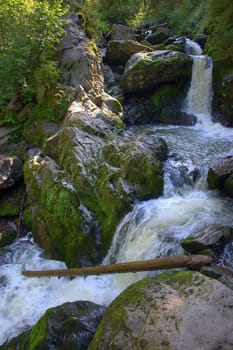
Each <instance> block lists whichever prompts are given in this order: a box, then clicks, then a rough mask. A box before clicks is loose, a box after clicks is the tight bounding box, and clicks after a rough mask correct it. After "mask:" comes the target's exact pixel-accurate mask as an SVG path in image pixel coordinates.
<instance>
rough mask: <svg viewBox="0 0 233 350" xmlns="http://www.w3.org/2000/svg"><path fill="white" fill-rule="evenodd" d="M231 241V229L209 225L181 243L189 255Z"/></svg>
mask: <svg viewBox="0 0 233 350" xmlns="http://www.w3.org/2000/svg"><path fill="white" fill-rule="evenodd" d="M232 240H233V229H232V228H231V227H228V226H221V225H211V226H207V227H206V228H204V229H203V230H201V231H199V232H197V233H196V234H195V235H193V236H189V237H187V238H185V239H183V240H182V241H181V246H182V248H183V249H185V250H186V251H188V252H190V253H197V252H198V251H201V250H204V249H207V248H214V247H216V246H217V245H220V244H226V243H228V242H230V241H232Z"/></svg>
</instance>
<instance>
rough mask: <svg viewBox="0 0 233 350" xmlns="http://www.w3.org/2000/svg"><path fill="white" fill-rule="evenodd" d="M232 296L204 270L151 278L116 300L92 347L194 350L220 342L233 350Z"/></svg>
mask: <svg viewBox="0 0 233 350" xmlns="http://www.w3.org/2000/svg"><path fill="white" fill-rule="evenodd" d="M232 296H233V291H232V290H230V289H229V288H227V287H226V286H224V285H223V284H222V283H220V282H218V281H216V280H212V279H209V278H208V277H205V276H203V275H201V274H200V273H198V272H193V271H181V272H165V273H163V274H161V275H158V277H155V278H146V279H144V280H141V281H139V282H136V283H135V284H133V285H131V286H130V287H128V288H127V289H126V290H125V291H124V292H122V293H121V294H120V296H118V297H117V298H116V299H115V300H114V301H113V302H112V304H111V305H110V307H109V308H108V309H107V311H106V313H105V314H104V316H103V319H102V321H101V322H100V325H99V327H98V328H97V331H96V333H95V336H94V338H93V340H92V342H91V344H90V346H89V347H88V350H99V349H101V350H105V349H110V348H111V349H115V350H118V349H119V350H120V349H130V350H138V349H147V350H153V349H164V350H165V349H170V350H173V349H181V348H182V347H183V344H185V347H188V348H189V349H193V350H194V349H205V348H207V347H209V346H210V348H214V347H215V346H216V344H218V346H219V347H221V346H222V345H223V347H225V346H226V344H227V346H226V347H225V348H229V349H230V347H231V345H230V344H232V340H233V335H232V332H231V328H232V327H231V326H232V324H233V323H232V317H231V312H232V311H231V304H232ZM216 300H217V301H218V307H216ZM200 319H201V322H200ZM213 319H214V323H213ZM227 320H228V321H227ZM228 322H229V323H228ZM194 324H195V327H194V326H193V325H194ZM226 324H228V325H229V324H230V327H226ZM203 329H205V332H204V333H203ZM210 344H211V345H210Z"/></svg>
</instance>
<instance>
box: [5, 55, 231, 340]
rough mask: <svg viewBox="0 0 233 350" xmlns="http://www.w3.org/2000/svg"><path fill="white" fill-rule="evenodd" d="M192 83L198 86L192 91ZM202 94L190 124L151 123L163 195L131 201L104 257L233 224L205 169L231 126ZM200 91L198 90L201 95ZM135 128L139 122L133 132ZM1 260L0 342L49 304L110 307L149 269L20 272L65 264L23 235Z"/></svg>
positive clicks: (114, 258) (141, 252)
mask: <svg viewBox="0 0 233 350" xmlns="http://www.w3.org/2000/svg"><path fill="white" fill-rule="evenodd" d="M198 56H199V52H198ZM203 60H206V61H205V62H207V63H208V64H204V65H202V66H204V67H203V68H202V69H205V68H209V64H210V63H209V59H208V58H207V59H206V58H201V59H199V61H203ZM201 63H202V62H201ZM196 68H197V67H196ZM196 68H195V69H196ZM198 69H199V68H198ZM198 69H196V71H198ZM194 74H195V73H194ZM198 74H199V73H198ZM209 74H211V72H209ZM193 79H194V78H192V82H193V81H194V80H193ZM209 81H210V82H211V79H209ZM195 84H197V83H196V82H195ZM191 85H192V84H191ZM197 85H198V84H197ZM210 85H211V83H210ZM191 88H192V86H191V87H190V89H191ZM209 88H210V89H211V86H210V87H209ZM197 89H198V88H197V87H195V90H196V93H195V94H197ZM202 91H206V88H205V89H204V90H202ZM207 93H208V94H209V97H208V99H207V100H208V101H207V102H205V103H204V107H203V108H204V109H201V110H197V111H194V114H195V115H197V117H198V123H197V124H196V125H195V126H193V127H182V126H167V127H165V126H148V128H150V130H152V131H153V132H154V133H155V134H156V135H158V136H160V137H162V138H164V139H165V140H166V142H167V145H168V150H169V156H168V159H167V160H166V162H165V163H164V180H165V186H164V194H163V196H161V197H160V198H158V199H152V200H149V201H145V202H139V203H136V204H135V205H134V207H133V210H132V211H131V212H130V213H128V214H127V215H126V217H125V218H124V219H123V220H122V222H121V223H119V226H118V228H117V230H116V233H115V236H114V239H113V242H112V246H111V247H110V250H109V252H108V254H107V256H106V257H105V259H104V263H109V262H111V263H113V262H123V261H134V260H143V259H151V258H155V257H161V256H169V255H179V254H183V251H182V248H181V247H180V240H181V239H182V238H185V237H187V236H189V235H191V234H192V233H195V232H197V231H198V230H200V229H202V228H204V227H205V226H207V225H211V224H221V225H230V226H232V225H233V211H232V207H233V206H232V205H233V200H232V199H230V198H226V197H223V196H222V195H221V194H220V193H218V192H217V191H211V190H209V189H208V186H207V183H206V176H207V171H208V167H209V166H210V165H212V164H213V163H214V161H215V160H216V159H218V158H219V157H222V156H226V155H229V154H232V153H233V144H232V138H233V130H232V129H227V128H224V127H223V126H221V125H220V124H213V123H212V122H211V116H210V113H209V105H208V106H206V103H209V99H211V94H212V92H211V91H209V92H207ZM192 94H193V92H192ZM202 95H203V92H202V93H201V94H200V96H199V99H201V98H202ZM187 98H189V97H188V96H187ZM189 101H191V102H187V99H186V102H185V107H184V108H185V110H186V111H188V112H190V109H189V108H190V103H194V104H195V105H196V104H198V99H196V95H195V102H193V101H194V100H193V98H190V99H189ZM139 131H140V128H132V129H131V130H130V132H139ZM128 132H129V131H128ZM221 264H222V265H226V266H230V267H231V268H233V245H232V244H228V245H227V247H226V248H225V251H224V252H223V253H222V257H221ZM0 265H1V270H0V329H1V331H0V344H3V343H4V342H5V341H6V340H9V339H11V338H13V337H14V336H16V335H18V334H19V333H20V332H22V331H23V330H26V329H28V327H30V326H32V325H33V324H35V323H36V321H37V320H38V319H39V318H40V317H41V315H42V314H43V313H44V312H45V310H46V309H48V308H50V307H52V306H56V305H60V304H62V303H64V302H67V301H75V300H90V301H93V302H95V303H99V304H103V305H109V304H110V302H111V301H112V300H113V299H114V298H116V296H117V295H118V294H119V293H120V292H121V291H122V290H124V289H125V288H126V287H127V286H128V285H129V284H131V283H132V282H134V281H136V280H138V279H140V278H142V277H143V276H145V275H146V273H134V274H133V273H127V274H116V275H109V276H108V275H104V276H98V277H95V276H92V277H87V278H84V277H76V278H73V279H70V278H67V277H66V278H65V277H62V278H56V277H52V278H49V277H43V278H27V277H24V276H22V275H21V270H22V269H31V270H33V269H37V270H40V269H60V268H66V267H65V264H64V263H63V262H60V261H54V260H49V259H45V258H44V257H43V250H42V249H40V247H38V246H37V245H36V244H35V243H34V242H33V240H32V239H31V238H27V237H26V238H23V239H21V240H20V241H16V242H15V243H13V244H12V245H11V246H9V247H7V248H6V249H2V250H1V251H0ZM150 274H151V273H150Z"/></svg>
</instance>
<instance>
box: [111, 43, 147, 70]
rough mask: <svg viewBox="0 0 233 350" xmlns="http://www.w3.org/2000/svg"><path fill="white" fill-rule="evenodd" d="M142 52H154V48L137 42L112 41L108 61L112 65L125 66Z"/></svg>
mask: <svg viewBox="0 0 233 350" xmlns="http://www.w3.org/2000/svg"><path fill="white" fill-rule="evenodd" d="M141 51H143V52H148V51H153V48H151V47H149V46H146V45H143V44H140V43H139V42H137V41H135V40H126V39H122V40H110V41H109V42H108V45H107V51H106V61H107V63H108V64H110V65H111V64H112V65H121V64H125V63H126V62H127V61H128V60H129V59H130V57H131V56H132V55H133V54H135V53H137V52H141Z"/></svg>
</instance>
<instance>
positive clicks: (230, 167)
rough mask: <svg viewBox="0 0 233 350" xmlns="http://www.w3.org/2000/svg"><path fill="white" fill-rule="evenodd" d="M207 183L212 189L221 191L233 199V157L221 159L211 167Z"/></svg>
mask: <svg viewBox="0 0 233 350" xmlns="http://www.w3.org/2000/svg"><path fill="white" fill-rule="evenodd" d="M207 182H208V185H209V187H210V188H211V189H219V190H221V191H224V193H226V194H227V195H228V196H231V197H233V156H228V157H226V158H222V159H219V160H218V161H217V162H216V163H215V164H214V165H213V166H211V167H210V168H209V171H208V176H207Z"/></svg>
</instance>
